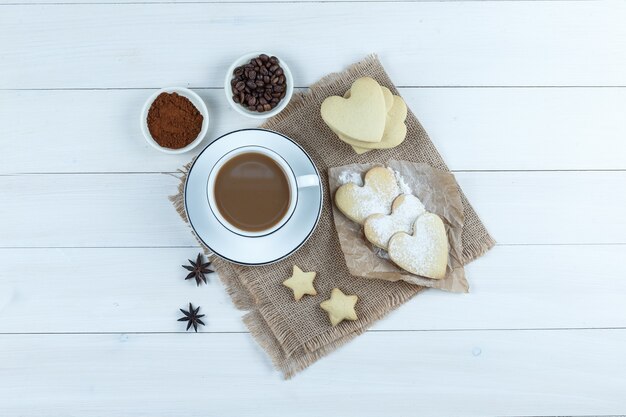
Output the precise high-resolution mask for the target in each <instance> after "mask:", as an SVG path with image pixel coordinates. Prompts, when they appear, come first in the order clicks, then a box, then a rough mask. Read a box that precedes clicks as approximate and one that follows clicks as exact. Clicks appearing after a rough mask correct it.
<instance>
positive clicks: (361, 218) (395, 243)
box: [335, 167, 448, 279]
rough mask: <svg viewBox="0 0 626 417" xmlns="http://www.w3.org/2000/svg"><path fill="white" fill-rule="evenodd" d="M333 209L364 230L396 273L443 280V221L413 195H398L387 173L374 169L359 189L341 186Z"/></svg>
mask: <svg viewBox="0 0 626 417" xmlns="http://www.w3.org/2000/svg"><path fill="white" fill-rule="evenodd" d="M335 204H336V205H337V208H338V209H339V210H340V211H341V212H342V213H343V214H344V215H345V216H346V217H348V218H349V219H350V220H352V221H354V222H356V223H358V224H360V225H363V232H364V234H365V237H366V238H367V240H368V241H369V242H371V243H372V245H374V246H376V247H379V248H381V249H384V250H386V251H387V253H388V254H389V258H390V259H391V260H392V261H393V262H394V263H395V264H396V265H398V266H399V267H400V268H402V269H404V270H406V271H408V272H410V273H412V274H415V275H420V276H423V277H427V278H432V279H443V278H445V275H446V268H447V265H448V236H447V234H446V229H445V227H444V224H443V221H442V220H441V218H440V217H439V216H437V215H436V214H434V213H430V212H428V211H426V209H425V208H424V205H423V204H422V202H421V201H420V200H419V199H418V198H417V197H416V196H414V195H412V194H402V193H401V190H400V187H399V186H398V181H397V179H396V176H395V174H394V173H393V171H391V170H390V169H389V168H385V167H375V168H372V169H371V170H369V171H368V172H367V173H366V174H365V178H364V184H363V186H359V185H357V184H354V183H348V184H344V185H342V186H341V187H339V188H338V189H337V192H336V193H335Z"/></svg>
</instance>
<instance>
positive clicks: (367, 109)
mask: <svg viewBox="0 0 626 417" xmlns="http://www.w3.org/2000/svg"><path fill="white" fill-rule="evenodd" d="M321 113H322V119H324V122H326V124H327V125H328V126H329V127H330V128H331V129H332V130H333V131H334V132H339V133H341V134H342V135H346V136H348V137H351V138H354V139H357V140H360V141H362V142H380V140H381V139H382V137H383V132H384V131H385V122H386V115H387V111H386V107H385V97H384V95H383V92H382V90H381V88H380V86H379V85H378V83H377V82H376V81H375V80H374V79H373V78H369V77H363V78H359V79H358V80H356V81H355V82H354V83H353V84H352V87H351V88H350V98H347V99H346V98H343V97H339V96H331V97H328V98H326V100H324V102H323V103H322V108H321Z"/></svg>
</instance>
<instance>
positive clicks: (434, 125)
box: [0, 88, 626, 174]
mask: <svg viewBox="0 0 626 417" xmlns="http://www.w3.org/2000/svg"><path fill="white" fill-rule="evenodd" d="M152 91H153V90H95V91H94V90H69V91H49V90H44V91H42V90H30V91H0V103H11V105H10V106H6V107H4V108H3V111H2V112H0V144H4V145H5V146H7V147H9V146H10V152H1V153H0V174H14V173H33V172H39V173H48V172H164V171H169V172H172V171H176V170H177V169H178V168H180V167H181V166H182V165H183V164H185V163H187V162H188V161H189V160H190V159H191V157H192V156H193V155H195V154H196V153H197V152H192V153H189V154H184V155H180V156H179V155H165V154H162V153H160V152H157V151H155V150H154V149H152V148H151V147H149V145H148V144H147V143H145V141H144V139H143V136H142V134H141V132H140V130H139V120H138V119H139V111H140V109H141V107H142V105H143V102H144V100H145V99H146V98H147V97H148V96H149V95H150V94H151V93H152ZM400 91H401V94H402V95H403V97H404V99H405V100H406V102H407V104H408V105H409V107H410V108H411V109H412V110H413V111H414V112H415V113H416V114H417V116H418V118H419V119H420V121H421V123H422V124H423V125H424V127H425V128H426V130H427V131H428V132H429V134H430V137H431V139H432V140H433V142H434V143H435V145H436V146H437V148H438V149H439V151H440V152H441V154H442V155H443V157H444V159H445V160H446V162H447V164H448V166H449V167H450V168H451V169H454V170H558V169H568V170H571V169H581V170H589V169H603V170H605V169H626V148H625V147H624V146H623V141H624V138H625V137H626V124H624V123H623V109H624V108H626V88H623V89H621V88H620V89H608V88H547V89H545V88H402V89H401V90H400ZM199 93H200V95H201V96H202V98H203V99H204V100H205V101H206V103H207V104H208V106H209V108H210V109H211V122H212V125H211V127H210V130H209V132H208V134H207V138H206V139H205V143H208V141H210V140H212V139H213V138H216V137H218V136H220V135H222V134H224V133H227V132H230V131H232V130H235V129H241V128H243V127H254V126H257V124H258V123H257V122H256V121H254V120H251V119H248V118H244V117H242V116H240V115H239V114H238V113H236V112H235V111H234V110H232V109H231V108H230V107H229V106H227V104H226V100H225V97H224V92H223V90H221V89H218V90H199ZM52 109H54V110H53V111H52ZM94 109H97V110H94ZM34 114H36V115H37V117H32V115H34ZM11 138H19V140H13V141H12V140H11ZM338 146H343V145H342V144H340V143H339V142H338Z"/></svg>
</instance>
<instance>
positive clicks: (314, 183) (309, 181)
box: [296, 174, 320, 188]
mask: <svg viewBox="0 0 626 417" xmlns="http://www.w3.org/2000/svg"><path fill="white" fill-rule="evenodd" d="M296 184H298V188H307V187H319V185H320V178H319V177H318V176H317V175H315V174H311V175H301V176H299V177H297V178H296Z"/></svg>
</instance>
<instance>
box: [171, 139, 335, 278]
mask: <svg viewBox="0 0 626 417" xmlns="http://www.w3.org/2000/svg"><path fill="white" fill-rule="evenodd" d="M242 131H261V132H270V133H274V134H276V135H279V136H281V137H283V138H284V139H286V140H288V141H289V142H291V143H293V144H294V145H295V146H296V147H298V148H299V149H300V150H301V151H302V153H303V154H304V155H305V156H306V157H307V159H308V160H309V162H310V163H311V166H312V167H313V169H314V170H315V173H316V174H317V177H318V178H319V181H320V185H319V196H320V200H319V201H320V203H319V207H318V210H317V216H316V218H315V222H314V223H313V226H312V227H311V228H310V230H309V232H308V233H307V235H306V236H305V237H304V239H303V240H302V241H301V242H300V243H299V244H298V245H296V246H295V247H294V248H293V249H292V250H290V251H289V252H288V253H286V254H284V255H282V256H280V257H279V258H277V259H273V260H270V261H267V262H256V263H250V262H241V261H237V260H235V259H231V258H229V257H226V256H224V255H222V254H220V253H219V252H217V251H216V250H215V249H213V248H212V247H211V246H210V245H209V244H207V242H205V240H204V239H202V237H201V236H200V234H199V233H198V231H197V229H196V227H195V226H194V224H193V222H192V220H191V217H190V216H189V211H188V208H187V184H188V182H189V176H190V174H191V172H192V170H193V168H194V166H195V165H196V162H198V160H199V159H200V156H202V154H203V153H204V151H206V150H207V149H208V148H210V147H211V145H213V144H214V143H215V142H217V141H219V140H220V139H223V138H224V137H226V136H229V135H231V134H234V133H238V132H242ZM279 155H280V154H279ZM183 193H184V194H183V195H184V198H183V203H184V208H185V216H186V217H187V221H188V223H189V225H190V226H191V229H192V230H193V232H194V235H195V236H196V238H197V239H198V240H199V241H200V242H201V243H202V244H203V245H204V246H205V247H206V248H207V249H209V250H210V251H211V252H212V253H213V254H214V255H217V256H218V257H220V258H221V259H224V260H226V261H228V262H231V263H234V264H236V265H242V266H263V265H271V264H274V263H276V262H280V261H282V260H283V259H286V258H288V257H289V256H291V255H292V254H293V253H294V252H296V251H297V250H298V249H300V248H301V247H302V246H303V245H304V244H305V243H306V242H307V241H308V240H309V239H310V237H311V236H312V235H313V232H314V231H315V229H317V226H318V224H319V221H320V218H321V217H322V210H323V208H324V186H323V184H322V176H321V175H320V172H319V169H318V168H317V165H315V162H314V161H313V159H312V158H311V156H310V155H309V153H308V152H307V151H306V150H305V149H304V148H303V147H302V146H300V144H299V143H297V142H296V141H294V140H293V139H291V138H290V137H288V136H286V135H284V134H282V133H280V132H277V131H275V130H271V129H262V128H243V129H236V130H232V131H230V132H227V133H225V134H223V135H221V136H219V137H217V138H216V139H215V140H213V141H211V143H209V144H208V145H207V146H205V147H204V149H202V151H200V153H199V154H198V155H196V157H195V158H194V160H193V162H192V163H191V166H190V167H189V170H188V171H187V176H186V178H185V186H184V188H183ZM296 209H297V208H296ZM222 227H223V225H222ZM226 230H228V231H229V232H230V233H233V232H232V231H230V230H229V229H226ZM278 230H280V229H278ZM278 230H276V231H278ZM239 236H241V235H239ZM265 236H268V235H264V236H257V237H248V236H241V237H242V238H246V239H262V238H263V237H265Z"/></svg>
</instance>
